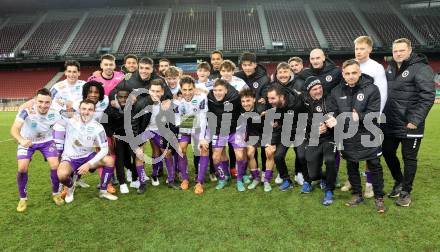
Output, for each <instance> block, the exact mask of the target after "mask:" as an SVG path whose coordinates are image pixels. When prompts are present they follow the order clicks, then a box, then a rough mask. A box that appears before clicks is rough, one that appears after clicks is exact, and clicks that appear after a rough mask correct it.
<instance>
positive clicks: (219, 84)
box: [213, 79, 229, 88]
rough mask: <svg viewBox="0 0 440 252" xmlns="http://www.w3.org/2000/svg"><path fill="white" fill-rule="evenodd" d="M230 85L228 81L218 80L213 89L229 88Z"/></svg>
mask: <svg viewBox="0 0 440 252" xmlns="http://www.w3.org/2000/svg"><path fill="white" fill-rule="evenodd" d="M228 85H229V83H228V81H227V80H223V79H217V80H216V81H215V82H214V86H213V87H217V86H224V87H225V88H227V87H228Z"/></svg>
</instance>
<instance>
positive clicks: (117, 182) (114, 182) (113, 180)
mask: <svg viewBox="0 0 440 252" xmlns="http://www.w3.org/2000/svg"><path fill="white" fill-rule="evenodd" d="M112 185H114V186H118V185H119V181H118V179H117V178H116V176H113V177H112Z"/></svg>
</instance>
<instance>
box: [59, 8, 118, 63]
mask: <svg viewBox="0 0 440 252" xmlns="http://www.w3.org/2000/svg"><path fill="white" fill-rule="evenodd" d="M90 13H91V15H90V16H89V17H87V19H86V21H85V22H84V24H83V25H82V27H81V29H80V30H79V32H78V34H77V35H76V37H75V39H74V40H73V41H72V44H71V45H70V47H69V49H68V50H67V52H66V55H71V56H74V55H90V54H96V52H97V50H98V48H99V47H100V46H106V47H107V46H109V47H111V46H112V43H113V39H114V38H115V36H116V32H117V31H118V28H119V26H120V25H121V22H122V20H123V19H124V13H125V11H123V10H117V9H116V10H104V11H101V13H99V11H91V12H90Z"/></svg>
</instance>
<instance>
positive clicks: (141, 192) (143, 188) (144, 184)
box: [137, 183, 147, 194]
mask: <svg viewBox="0 0 440 252" xmlns="http://www.w3.org/2000/svg"><path fill="white" fill-rule="evenodd" d="M145 190H147V184H146V183H143V184H141V185H140V186H139V188H138V189H137V193H138V194H144V193H145Z"/></svg>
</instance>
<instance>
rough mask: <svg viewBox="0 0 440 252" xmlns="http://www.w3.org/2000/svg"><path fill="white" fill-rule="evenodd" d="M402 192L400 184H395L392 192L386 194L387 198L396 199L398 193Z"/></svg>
mask: <svg viewBox="0 0 440 252" xmlns="http://www.w3.org/2000/svg"><path fill="white" fill-rule="evenodd" d="M401 191H402V184H400V183H399V184H397V185H394V186H393V190H392V191H391V192H390V193H389V194H388V197H390V198H397V197H399V195H400V192H401Z"/></svg>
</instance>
